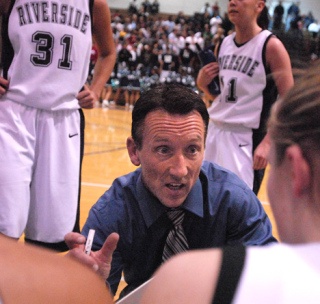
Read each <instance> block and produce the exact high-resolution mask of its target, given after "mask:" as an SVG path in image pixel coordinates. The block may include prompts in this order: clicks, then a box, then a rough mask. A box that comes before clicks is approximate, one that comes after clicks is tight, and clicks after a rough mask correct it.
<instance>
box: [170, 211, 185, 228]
mask: <svg viewBox="0 0 320 304" xmlns="http://www.w3.org/2000/svg"><path fill="white" fill-rule="evenodd" d="M167 216H168V218H169V219H170V220H171V222H172V223H173V225H174V226H179V225H181V224H182V222H183V218H184V211H183V210H181V209H177V210H169V211H167Z"/></svg>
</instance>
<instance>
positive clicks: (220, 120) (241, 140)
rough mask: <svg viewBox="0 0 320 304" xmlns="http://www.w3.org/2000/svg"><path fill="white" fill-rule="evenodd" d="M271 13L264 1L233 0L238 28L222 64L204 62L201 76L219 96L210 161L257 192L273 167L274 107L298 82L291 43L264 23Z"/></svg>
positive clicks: (221, 49) (224, 48)
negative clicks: (270, 131) (269, 131)
mask: <svg viewBox="0 0 320 304" xmlns="http://www.w3.org/2000/svg"><path fill="white" fill-rule="evenodd" d="M266 14H267V8H266V7H265V2H264V1H263V0H241V1H240V0H230V1H229V4H228V15H229V19H230V21H231V22H232V23H233V24H234V26H235V32H234V33H232V34H231V35H229V36H227V37H226V38H225V39H224V40H223V41H222V42H221V44H220V45H218V46H217V48H216V57H217V58H218V62H214V63H210V64H208V65H206V66H204V67H203V68H202V69H201V70H200V72H199V75H198V78H197V84H198V86H199V87H200V89H201V90H203V91H204V93H205V94H207V95H208V96H209V97H210V98H211V99H214V101H213V103H212V105H211V107H210V108H209V109H208V111H209V114H210V123H209V128H208V136H207V141H206V151H205V159H206V160H208V161H213V162H216V163H218V164H219V165H221V166H223V167H225V168H227V169H230V170H231V171H233V172H235V173H236V174H237V175H238V176H239V177H240V178H242V179H243V180H244V181H245V182H246V183H247V184H248V185H249V187H251V188H252V189H253V190H254V192H255V193H257V192H258V190H259V187H260V183H261V181H262V177H263V171H262V173H261V171H260V170H262V169H264V168H265V167H266V165H267V161H266V155H267V152H268V148H269V144H268V136H266V130H265V123H266V120H267V117H268V115H269V110H270V107H271V105H272V104H273V103H274V102H275V100H276V99H277V96H278V94H279V95H280V96H282V95H284V93H285V92H287V90H288V89H289V88H290V87H291V86H292V85H293V77H292V71H291V63H290V58H289V55H288V53H287V51H286V50H285V47H284V46H283V44H282V43H281V42H280V40H279V39H277V38H276V37H275V36H273V35H272V33H271V32H269V31H268V30H264V25H263V24H260V23H258V18H260V20H261V19H263V17H264V16H265V15H266ZM217 75H219V79H220V89H221V94H220V95H218V96H217V97H216V96H212V94H211V93H210V92H209V90H208V84H209V83H210V81H211V80H212V79H213V78H214V77H215V76H217ZM254 170H256V171H254ZM258 170H259V171H258Z"/></svg>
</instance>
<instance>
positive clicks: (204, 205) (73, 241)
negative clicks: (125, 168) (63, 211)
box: [66, 84, 276, 295]
mask: <svg viewBox="0 0 320 304" xmlns="http://www.w3.org/2000/svg"><path fill="white" fill-rule="evenodd" d="M208 122H209V116H208V112H207V109H206V106H205V104H204V102H203V101H202V99H201V97H200V96H199V95H198V94H196V93H194V92H193V91H191V90H190V89H188V88H186V87H183V86H179V85H173V84H171V85H160V86H158V87H156V88H153V89H151V90H149V91H147V92H145V93H144V94H142V95H141V97H140V99H139V100H138V101H137V103H136V105H135V107H134V110H133V112H132V134H131V137H129V138H128V139H127V149H128V153H129V157H130V159H131V162H132V163H133V164H134V165H136V166H140V168H138V169H137V170H136V171H134V172H132V173H130V174H128V175H125V176H122V177H119V178H117V179H116V180H115V181H114V183H113V185H112V186H111V188H110V189H109V190H108V191H106V192H105V193H104V195H103V196H102V197H101V198H100V199H99V200H98V202H97V203H96V204H95V205H94V206H93V207H92V209H91V211H90V214H89V217H88V219H87V221H86V223H85V225H84V227H83V230H82V234H83V236H80V235H79V234H75V233H69V234H68V235H67V236H66V242H67V244H68V245H69V247H70V248H71V249H72V250H71V251H70V255H72V256H74V257H76V258H77V259H79V260H81V261H82V262H83V263H86V264H88V265H90V266H91V267H93V268H94V269H96V270H97V271H98V272H99V273H100V274H101V275H102V276H103V277H104V278H105V279H107V281H108V283H109V285H110V288H111V291H112V292H113V293H115V292H116V290H117V287H118V284H119V281H120V279H121V274H122V272H123V273H124V278H125V281H126V283H127V284H128V286H127V287H126V288H125V290H124V291H123V293H122V295H124V294H127V293H128V292H130V291H132V290H133V289H134V288H136V287H138V286H139V285H141V284H142V283H144V282H145V281H146V280H148V279H149V278H150V277H151V276H152V275H153V273H154V272H155V270H156V269H157V268H158V267H159V266H160V265H161V263H162V253H163V248H164V245H165V242H166V239H167V235H168V233H169V231H170V229H171V228H172V225H173V224H172V222H171V221H170V220H169V218H168V216H167V211H168V210H172V209H174V210H175V209H182V210H183V211H184V220H183V230H184V234H185V236H186V239H187V243H188V246H189V249H200V248H212V247H221V246H224V245H236V244H244V245H264V244H268V243H270V242H275V241H276V240H275V238H274V237H273V236H272V231H271V230H272V227H271V224H270V221H269V219H268V217H267V215H266V213H265V212H264V210H263V207H262V206H261V204H260V202H259V200H258V199H257V197H256V196H255V194H254V193H253V192H252V191H251V190H250V189H249V188H248V187H247V186H246V184H245V183H244V182H243V181H241V180H240V179H239V178H238V177H237V176H236V175H235V174H233V173H231V172H229V171H227V170H225V169H223V168H221V167H219V166H217V165H215V164H212V163H208V162H203V154H204V148H205V147H204V144H205V137H206V132H207V126H208ZM89 229H95V231H96V234H95V238H94V242H93V248H92V249H93V250H92V251H91V253H90V255H86V254H84V252H83V250H84V243H85V237H84V236H87V235H88V232H89ZM111 261H112V262H111Z"/></svg>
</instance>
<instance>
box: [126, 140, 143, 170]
mask: <svg viewBox="0 0 320 304" xmlns="http://www.w3.org/2000/svg"><path fill="white" fill-rule="evenodd" d="M127 150H128V154H129V157H130V160H131V162H132V163H133V164H134V165H135V166H140V158H139V151H138V149H137V146H136V144H135V142H134V140H133V138H132V137H131V136H130V137H128V138H127Z"/></svg>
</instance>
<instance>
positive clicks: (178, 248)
mask: <svg viewBox="0 0 320 304" xmlns="http://www.w3.org/2000/svg"><path fill="white" fill-rule="evenodd" d="M167 216H168V218H169V219H170V220H171V221H172V224H173V227H172V229H171V230H170V231H169V234H168V236H167V240H166V243H165V245H164V249H163V254H162V261H163V262H164V261H166V260H167V259H169V258H170V257H171V256H173V255H175V254H177V253H179V252H183V251H186V250H187V249H188V248H189V246H188V242H187V238H186V236H185V234H184V231H183V227H182V222H183V218H184V211H183V210H181V209H173V210H169V211H168V212H167Z"/></svg>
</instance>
